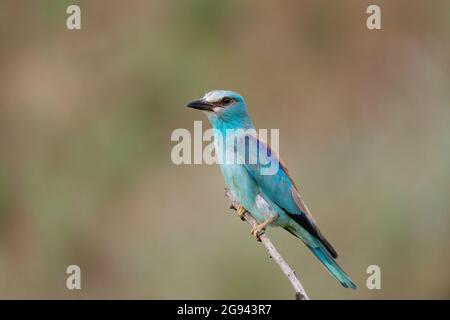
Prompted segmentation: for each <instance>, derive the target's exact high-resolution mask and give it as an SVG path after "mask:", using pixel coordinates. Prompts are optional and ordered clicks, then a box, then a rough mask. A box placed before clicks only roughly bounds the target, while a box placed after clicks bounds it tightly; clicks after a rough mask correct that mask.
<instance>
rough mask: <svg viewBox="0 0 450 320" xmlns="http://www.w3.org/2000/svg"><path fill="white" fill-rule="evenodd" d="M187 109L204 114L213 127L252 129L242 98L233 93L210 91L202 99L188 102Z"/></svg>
mask: <svg viewBox="0 0 450 320" xmlns="http://www.w3.org/2000/svg"><path fill="white" fill-rule="evenodd" d="M187 107H189V108H194V109H198V110H201V111H203V112H204V113H206V116H207V117H208V119H209V121H210V122H211V125H212V126H213V127H226V128H251V127H253V125H252V122H251V120H250V116H249V115H248V112H247V107H246V105H245V102H244V98H242V96H241V95H240V94H238V93H236V92H233V91H227V90H214V91H210V92H208V93H207V94H205V95H204V96H203V97H202V98H200V99H197V100H193V101H191V102H189V103H188V104H187Z"/></svg>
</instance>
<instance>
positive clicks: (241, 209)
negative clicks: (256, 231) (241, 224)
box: [237, 206, 247, 221]
mask: <svg viewBox="0 0 450 320" xmlns="http://www.w3.org/2000/svg"><path fill="white" fill-rule="evenodd" d="M246 212H247V210H246V209H245V208H244V207H242V206H240V207H239V208H238V210H237V214H238V216H239V218H241V220H242V221H244V220H245V218H244V215H245V213H246Z"/></svg>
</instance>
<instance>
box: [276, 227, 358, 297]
mask: <svg viewBox="0 0 450 320" xmlns="http://www.w3.org/2000/svg"><path fill="white" fill-rule="evenodd" d="M285 229H286V230H287V231H289V232H290V233H292V234H293V235H294V236H296V237H297V238H299V239H301V240H303V242H304V243H305V244H306V246H307V247H308V248H309V249H310V250H311V251H312V253H313V254H314V255H315V256H316V257H317V258H318V259H319V261H320V262H321V263H322V265H323V266H324V267H325V269H327V271H328V272H329V273H331V275H332V276H333V277H335V278H336V279H337V280H338V281H339V282H340V284H341V285H342V286H343V287H344V288H352V289H356V284H355V283H354V282H353V281H352V279H350V277H349V276H348V275H347V274H346V273H345V272H344V270H342V268H341V267H340V266H339V265H338V264H337V262H336V261H335V260H334V259H333V257H332V256H331V255H330V253H329V252H328V250H327V249H326V248H325V247H324V246H323V244H322V243H320V242H319V241H318V240H316V241H315V245H314V246H311V245H309V244H308V241H305V240H304V239H303V237H302V232H299V230H296V229H295V228H285ZM310 239H311V238H310ZM313 239H315V238H313Z"/></svg>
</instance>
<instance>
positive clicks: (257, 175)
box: [187, 90, 356, 289]
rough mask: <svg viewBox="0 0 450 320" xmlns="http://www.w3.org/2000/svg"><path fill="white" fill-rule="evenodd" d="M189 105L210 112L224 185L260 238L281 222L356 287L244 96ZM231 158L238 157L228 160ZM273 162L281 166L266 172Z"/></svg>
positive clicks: (217, 96) (212, 95) (214, 94)
mask: <svg viewBox="0 0 450 320" xmlns="http://www.w3.org/2000/svg"><path fill="white" fill-rule="evenodd" d="M187 106H188V107H190V108H194V109H198V110H202V111H203V112H204V113H205V114H206V116H207V117H208V119H209V121H210V123H211V126H212V127H213V129H214V147H215V150H216V154H217V157H218V159H219V163H220V169H221V171H222V174H223V177H224V180H225V184H226V185H227V187H228V189H229V190H230V192H231V193H232V195H233V196H234V197H235V198H236V199H237V200H238V201H239V202H240V204H241V205H242V207H241V208H239V209H238V214H239V216H240V217H241V218H242V217H243V214H245V212H246V211H248V212H249V213H250V214H251V215H252V216H253V217H254V218H255V219H256V220H257V221H258V225H257V226H256V227H255V228H253V229H252V234H253V235H254V236H255V237H256V238H257V239H258V238H259V235H261V234H262V232H264V230H265V229H266V227H267V226H279V227H283V228H284V229H285V230H287V231H289V232H290V233H291V234H293V235H294V236H296V237H297V238H299V239H301V240H302V241H303V242H304V243H305V245H306V246H307V247H308V248H309V249H310V250H311V251H312V253H313V254H314V255H315V256H316V257H317V258H318V259H319V261H320V262H321V263H322V264H323V266H324V267H325V268H326V269H327V270H328V271H329V272H330V273H331V274H332V275H333V276H334V277H335V278H336V279H337V280H338V281H339V282H340V283H341V285H342V286H344V287H345V288H352V289H356V285H355V283H354V282H353V281H352V280H351V279H350V278H349V277H348V276H347V274H346V273H345V272H344V271H343V270H342V269H341V267H339V265H338V264H337V263H336V261H335V259H336V258H337V253H336V251H335V250H334V248H333V247H332V246H331V244H330V243H329V242H328V241H327V240H326V239H325V237H324V236H323V235H322V233H321V232H320V230H319V228H318V226H317V223H316V221H315V220H314V218H313V216H312V215H311V213H310V212H309V210H308V207H307V206H306V204H305V202H304V201H303V199H302V197H301V196H300V192H299V190H298V188H297V187H296V185H295V184H294V181H293V180H292V178H291V177H290V176H289V174H288V171H287V169H286V167H285V166H284V165H283V164H282V163H281V161H280V160H279V158H278V157H277V155H276V154H275V153H274V152H273V151H272V150H271V148H270V146H269V145H268V144H266V143H265V142H263V141H262V140H260V139H259V138H258V135H257V134H254V132H256V130H255V128H254V126H253V123H252V120H251V119H250V116H249V114H248V111H247V107H246V104H245V101H244V99H243V98H242V96H241V95H239V94H238V93H236V92H233V91H225V90H216V91H211V92H208V93H207V94H206V95H205V96H203V98H201V99H198V100H194V101H191V102H189V103H188V104H187ZM230 132H233V133H234V137H233V142H234V143H228V142H225V139H224V137H227V134H230ZM240 146H244V147H240ZM230 158H231V159H233V160H234V161H227V160H229V159H230ZM251 160H254V161H251ZM274 163H275V164H277V170H275V171H274V172H269V173H267V172H264V169H268V166H273V164H274Z"/></svg>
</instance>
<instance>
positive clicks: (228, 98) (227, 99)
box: [221, 97, 231, 104]
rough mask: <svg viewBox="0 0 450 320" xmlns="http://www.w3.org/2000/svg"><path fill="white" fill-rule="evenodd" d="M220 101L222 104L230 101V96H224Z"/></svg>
mask: <svg viewBox="0 0 450 320" xmlns="http://www.w3.org/2000/svg"><path fill="white" fill-rule="evenodd" d="M221 102H222V103H223V104H229V103H230V102H231V98H230V97H224V98H222V101H221Z"/></svg>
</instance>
